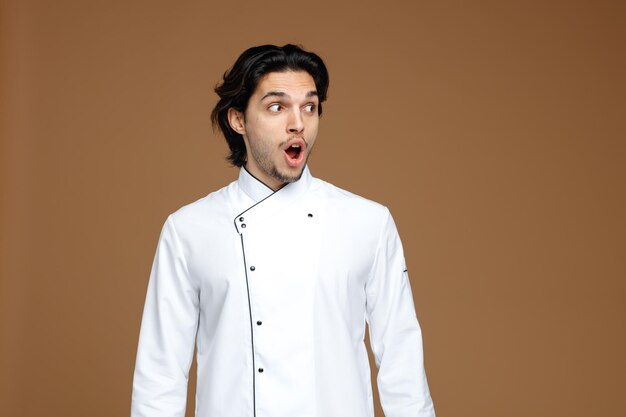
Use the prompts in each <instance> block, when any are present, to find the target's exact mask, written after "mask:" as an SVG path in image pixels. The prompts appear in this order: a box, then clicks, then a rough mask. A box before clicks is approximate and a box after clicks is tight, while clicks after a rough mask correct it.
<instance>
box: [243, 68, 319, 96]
mask: <svg viewBox="0 0 626 417" xmlns="http://www.w3.org/2000/svg"><path fill="white" fill-rule="evenodd" d="M316 90H317V89H316V87H315V81H314V80H313V77H311V75H310V74H309V73H308V72H306V71H281V72H269V73H267V74H265V75H263V76H262V77H261V78H260V79H259V83H258V84H257V88H256V91H255V95H261V96H262V97H263V96H265V95H267V93H270V92H283V93H287V94H288V95H307V96H309V95H311V94H310V93H312V92H314V93H316Z"/></svg>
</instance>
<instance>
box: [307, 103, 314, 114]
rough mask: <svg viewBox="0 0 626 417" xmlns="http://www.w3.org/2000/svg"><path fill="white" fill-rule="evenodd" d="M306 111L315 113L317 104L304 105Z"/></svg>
mask: <svg viewBox="0 0 626 417" xmlns="http://www.w3.org/2000/svg"><path fill="white" fill-rule="evenodd" d="M304 111H305V112H307V113H313V112H314V111H315V104H312V103H311V104H307V105H306V106H304Z"/></svg>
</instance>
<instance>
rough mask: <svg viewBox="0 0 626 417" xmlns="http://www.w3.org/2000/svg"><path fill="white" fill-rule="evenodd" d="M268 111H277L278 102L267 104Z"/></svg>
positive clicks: (278, 108)
mask: <svg viewBox="0 0 626 417" xmlns="http://www.w3.org/2000/svg"><path fill="white" fill-rule="evenodd" d="M267 109H268V110H269V111H271V112H274V113H276V112H277V111H279V110H280V104H277V103H276V104H272V105H271V106H269V107H268V108H267Z"/></svg>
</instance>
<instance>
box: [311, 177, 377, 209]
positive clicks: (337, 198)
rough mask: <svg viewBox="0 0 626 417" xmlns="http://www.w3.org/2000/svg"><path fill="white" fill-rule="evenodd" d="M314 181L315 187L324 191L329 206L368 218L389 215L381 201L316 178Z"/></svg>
mask: <svg viewBox="0 0 626 417" xmlns="http://www.w3.org/2000/svg"><path fill="white" fill-rule="evenodd" d="M315 182H316V187H315V188H317V189H319V190H321V191H322V192H323V193H324V195H325V196H326V199H327V202H328V205H329V207H330V208H333V209H336V210H340V211H343V212H345V213H347V214H349V215H351V216H355V215H362V216H365V217H368V218H372V217H382V218H385V217H387V216H388V215H389V210H388V209H387V207H386V206H384V205H383V204H381V203H378V202H376V201H374V200H370V199H369V198H366V197H363V196H361V195H358V194H355V193H353V192H351V191H348V190H346V189H344V188H340V187H338V186H336V185H334V184H331V183H329V182H327V181H324V180H321V179H318V178H316V179H315Z"/></svg>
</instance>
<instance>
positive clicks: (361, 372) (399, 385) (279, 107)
mask: <svg viewBox="0 0 626 417" xmlns="http://www.w3.org/2000/svg"><path fill="white" fill-rule="evenodd" d="M327 89H328V73H327V71H326V67H325V65H324V63H323V61H322V60H321V59H320V58H319V57H318V56H317V55H315V54H313V53H310V52H306V51H303V50H302V49H300V48H298V47H296V46H293V45H285V46H284V47H276V46H273V45H265V46H259V47H255V48H250V49H248V50H247V51H245V52H244V53H243V54H242V55H241V56H240V57H239V58H238V60H237V61H236V62H235V64H234V66H233V67H232V68H231V69H230V70H229V71H228V72H227V73H226V74H225V75H224V81H223V83H222V84H221V85H219V86H218V87H217V88H216V92H217V93H218V95H219V97H220V100H219V102H218V103H217V105H216V107H215V109H214V110H213V114H212V117H213V121H214V123H217V124H218V125H219V127H220V128H221V130H222V132H223V133H224V136H225V137H226V140H227V142H228V145H229V147H230V150H231V154H230V157H229V159H230V160H231V162H232V163H233V164H234V165H236V166H239V167H241V168H240V172H239V178H238V180H237V181H234V182H232V183H231V184H229V185H228V186H226V187H224V188H222V189H221V190H219V191H216V192H214V193H211V194H209V195H208V196H206V197H204V198H202V199H200V200H198V201H196V202H194V203H192V204H189V205H187V206H185V207H183V208H181V209H180V210H178V211H176V212H175V213H173V214H172V215H170V216H169V217H168V219H167V221H166V222H165V225H164V227H163V230H162V233H161V237H160V239H159V244H158V248H157V252H156V256H155V259H154V264H153V268H152V273H151V276H150V283H149V286H148V294H147V298H146V304H145V309H144V314H143V320H142V324H141V334H140V339H139V349H138V353H137V363H136V369H135V377H134V384H133V399H132V416H133V417H161V416H163V417H165V416H170V417H171V416H177V417H182V416H183V415H184V413H185V404H186V394H187V382H188V381H187V380H188V372H189V367H190V364H191V362H192V355H193V350H194V342H195V343H196V346H197V362H198V381H197V394H196V416H198V417H373V416H374V410H373V403H372V388H371V383H370V369H369V362H368V358H367V351H366V347H365V343H364V334H365V325H366V322H367V323H368V324H369V330H370V337H371V339H370V340H371V345H372V350H373V351H374V355H375V360H376V365H377V367H378V368H379V369H378V379H377V381H378V387H379V392H380V399H381V402H382V405H383V409H384V412H385V415H386V416H387V417H409V416H411V417H426V416H428V417H432V416H434V410H433V405H432V401H431V398H430V394H429V390H428V385H427V382H426V377H425V373H424V366H423V358H422V339H421V332H420V327H419V324H418V321H417V318H416V316H415V309H414V305H413V299H412V295H411V288H410V285H409V279H408V275H407V271H406V266H405V262H404V256H403V253H402V246H401V243H400V239H399V237H398V233H397V231H396V227H395V225H394V222H393V220H392V218H391V216H390V214H389V211H388V210H387V209H386V208H385V207H383V206H381V205H379V204H377V203H374V202H372V201H368V200H365V199H363V198H361V197H358V196H356V195H354V194H351V193H349V192H347V191H344V190H341V189H339V188H337V187H334V186H333V185H331V184H328V183H326V182H324V181H321V180H319V179H316V178H313V177H312V176H311V174H310V172H309V170H308V168H307V165H306V162H307V159H308V157H309V155H310V154H311V149H312V148H313V145H314V144H315V140H316V137H317V130H318V123H319V117H320V115H321V114H322V102H323V101H324V100H325V99H326V92H327Z"/></svg>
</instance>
